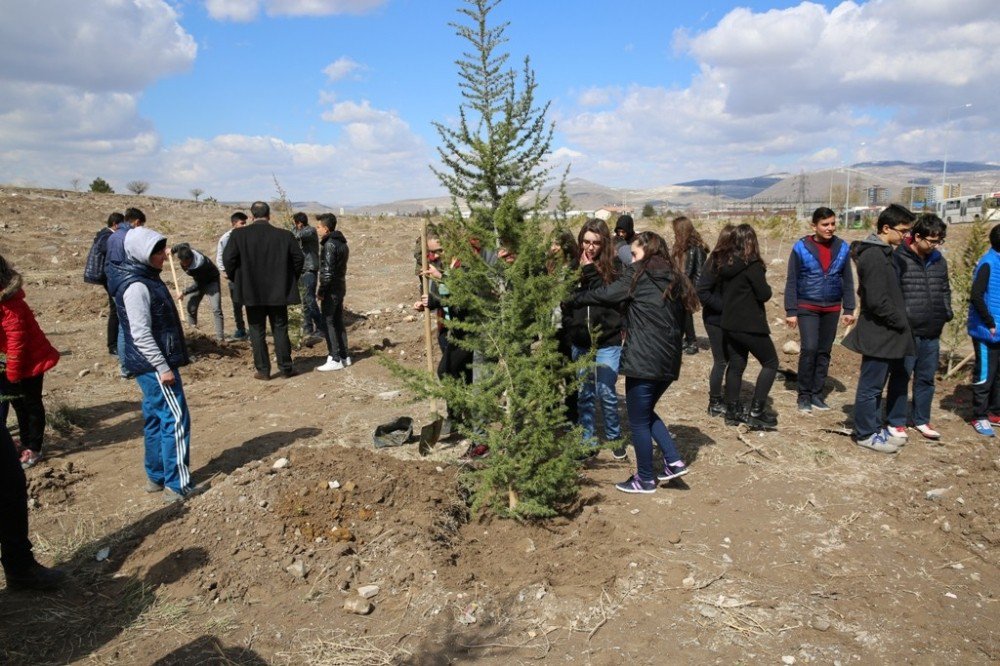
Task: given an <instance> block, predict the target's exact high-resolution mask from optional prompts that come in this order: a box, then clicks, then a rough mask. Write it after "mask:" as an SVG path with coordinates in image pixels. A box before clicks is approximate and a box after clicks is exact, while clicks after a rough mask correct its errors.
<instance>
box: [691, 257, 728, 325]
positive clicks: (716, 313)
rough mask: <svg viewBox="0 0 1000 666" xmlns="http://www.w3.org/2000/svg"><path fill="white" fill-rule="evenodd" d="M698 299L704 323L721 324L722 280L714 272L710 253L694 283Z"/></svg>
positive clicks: (713, 263)
mask: <svg viewBox="0 0 1000 666" xmlns="http://www.w3.org/2000/svg"><path fill="white" fill-rule="evenodd" d="M695 289H696V290H697V292H698V300H699V301H701V318H702V321H704V322H705V323H706V324H712V325H713V326H722V281H721V280H719V276H718V275H717V274H716V272H715V261H714V259H713V257H712V256H711V255H709V257H708V260H707V261H705V265H704V266H703V267H702V269H701V275H699V276H698V282H697V283H695Z"/></svg>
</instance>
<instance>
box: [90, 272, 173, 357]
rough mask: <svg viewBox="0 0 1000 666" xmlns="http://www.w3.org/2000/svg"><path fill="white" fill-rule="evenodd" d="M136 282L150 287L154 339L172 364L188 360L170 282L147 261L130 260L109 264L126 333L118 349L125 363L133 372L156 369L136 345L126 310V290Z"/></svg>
mask: <svg viewBox="0 0 1000 666" xmlns="http://www.w3.org/2000/svg"><path fill="white" fill-rule="evenodd" d="M136 282H141V283H142V284H144V285H146V288H147V289H148V290H149V309H150V315H151V319H152V331H153V339H154V340H155V341H156V345H157V346H158V347H159V348H160V352H161V353H162V354H163V356H164V358H166V359H167V364H168V365H169V366H170V367H171V368H179V367H181V366H182V365H187V364H188V362H189V359H188V353H187V345H186V344H185V343H184V331H183V329H181V320H180V317H178V315H177V308H176V307H174V301H173V299H172V298H171V297H170V291H169V290H168V289H167V285H165V284H163V280H161V279H160V274H159V272H158V271H155V270H153V269H152V268H150V267H149V266H146V265H145V264H139V263H136V262H134V261H131V260H128V261H126V262H125V263H123V264H117V265H115V264H110V263H109V264H108V289H109V290H110V291H111V293H112V294H113V295H114V298H115V307H117V308H118V320H119V322H120V324H119V325H120V326H121V328H122V332H123V333H124V336H125V349H119V350H118V355H119V358H120V359H121V362H122V365H123V366H124V367H125V369H126V370H128V371H129V372H131V373H132V374H135V375H139V374H145V373H147V372H156V368H154V367H153V366H152V365H150V363H149V361H147V360H146V357H145V356H143V355H142V354H141V353H140V352H139V350H138V348H136V346H135V340H133V339H132V329H131V327H130V326H129V321H128V313H127V312H126V311H125V290H126V289H128V288H129V287H130V286H131V285H133V284H135V283H136Z"/></svg>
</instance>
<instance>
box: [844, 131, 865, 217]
mask: <svg viewBox="0 0 1000 666" xmlns="http://www.w3.org/2000/svg"><path fill="white" fill-rule="evenodd" d="M866 143H867V142H866V141H862V142H861V143H860V144H859V145H858V147H859V148H863V147H864V146H865V144H866ZM846 169H847V193H846V194H845V195H844V227H848V226H850V223H849V221H848V219H847V216H848V214H849V212H850V209H851V167H850V165H848V166H847V167H846Z"/></svg>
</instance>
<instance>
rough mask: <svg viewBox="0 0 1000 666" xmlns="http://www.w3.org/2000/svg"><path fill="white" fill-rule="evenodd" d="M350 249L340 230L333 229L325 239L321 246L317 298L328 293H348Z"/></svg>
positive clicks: (336, 294) (340, 294) (337, 294)
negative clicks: (346, 276)
mask: <svg viewBox="0 0 1000 666" xmlns="http://www.w3.org/2000/svg"><path fill="white" fill-rule="evenodd" d="M349 256H350V250H349V249H348V247H347V239H346V238H344V234H342V233H340V232H339V231H331V232H330V233H328V234H327V235H326V238H324V239H323V243H322V246H321V247H320V261H319V282H318V283H317V284H316V298H323V297H324V296H326V295H327V294H330V295H332V296H340V297H343V296H344V294H346V293H347V280H346V279H345V277H344V276H345V275H346V274H347V259H348V257H349Z"/></svg>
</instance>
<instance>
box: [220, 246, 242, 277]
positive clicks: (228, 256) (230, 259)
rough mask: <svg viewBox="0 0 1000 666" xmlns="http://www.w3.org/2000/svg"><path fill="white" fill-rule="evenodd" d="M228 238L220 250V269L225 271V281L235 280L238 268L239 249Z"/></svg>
mask: <svg viewBox="0 0 1000 666" xmlns="http://www.w3.org/2000/svg"><path fill="white" fill-rule="evenodd" d="M232 241H233V238H232V236H230V237H229V238H228V239H226V245H225V247H224V248H223V249H222V267H223V268H225V270H226V279H227V280H235V279H236V270H237V269H238V268H239V267H240V248H239V245H238V244H237V243H234V242H232Z"/></svg>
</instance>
